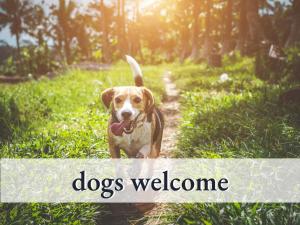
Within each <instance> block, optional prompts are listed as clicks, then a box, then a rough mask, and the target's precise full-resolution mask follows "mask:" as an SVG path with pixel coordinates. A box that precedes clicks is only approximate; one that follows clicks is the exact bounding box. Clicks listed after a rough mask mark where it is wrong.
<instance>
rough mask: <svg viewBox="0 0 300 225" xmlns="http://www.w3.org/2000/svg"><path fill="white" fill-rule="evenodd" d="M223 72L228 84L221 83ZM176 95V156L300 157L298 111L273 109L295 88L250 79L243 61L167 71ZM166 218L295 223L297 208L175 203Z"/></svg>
mask: <svg viewBox="0 0 300 225" xmlns="http://www.w3.org/2000/svg"><path fill="white" fill-rule="evenodd" d="M222 73H227V74H228V75H229V78H230V80H228V81H225V82H221V81H220V80H219V77H220V75H221V74H222ZM172 78H173V80H174V82H175V83H176V85H177V87H178V88H179V89H180V90H181V96H182V98H181V106H182V110H181V112H182V115H183V120H182V124H181V128H180V135H179V140H178V145H177V146H178V147H177V150H176V152H175V156H176V157H201V158H224V157H225V158H232V157H233V158H243V157H247V158H261V157H263V158H274V157H275V158H277V157H282V158H287V157H292V158H295V157H300V144H299V143H300V120H299V114H300V107H299V106H297V105H290V106H285V107H281V106H280V105H279V104H278V96H279V94H280V93H281V92H282V91H283V90H285V89H288V88H290V87H292V86H295V85H297V84H295V83H294V84H280V85H278V84H268V83H265V82H262V81H260V80H258V79H257V78H255V76H254V72H253V61H252V59H249V58H244V59H241V58H239V57H237V58H235V59H230V58H227V59H225V60H224V66H223V67H222V68H218V69H212V68H209V67H207V66H206V65H204V64H203V65H192V64H187V65H184V66H178V67H175V68H174V69H173V76H172ZM173 208H174V211H173V214H169V215H166V219H167V220H170V221H177V223H179V224H206V225H209V224H249V225H250V224H299V223H300V205H299V204H259V203H257V204H240V203H234V204H180V205H173Z"/></svg>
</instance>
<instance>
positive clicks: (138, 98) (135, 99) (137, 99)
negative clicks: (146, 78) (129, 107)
mask: <svg viewBox="0 0 300 225" xmlns="http://www.w3.org/2000/svg"><path fill="white" fill-rule="evenodd" d="M133 101H134V102H135V103H140V102H141V101H142V99H141V98H140V97H135V98H134V100H133Z"/></svg>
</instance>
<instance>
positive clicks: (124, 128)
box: [110, 120, 133, 136]
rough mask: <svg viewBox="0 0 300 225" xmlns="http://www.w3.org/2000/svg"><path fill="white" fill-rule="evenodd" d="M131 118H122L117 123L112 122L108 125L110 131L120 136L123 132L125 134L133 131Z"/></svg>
mask: <svg viewBox="0 0 300 225" xmlns="http://www.w3.org/2000/svg"><path fill="white" fill-rule="evenodd" d="M132 125H133V124H132V121H131V120H123V121H121V122H119V123H113V124H112V125H110V130H111V132H112V133H113V134H114V135H116V136H122V134H123V132H124V133H126V134H130V133H132V132H133V126H132Z"/></svg>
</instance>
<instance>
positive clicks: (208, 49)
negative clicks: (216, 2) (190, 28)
mask: <svg viewBox="0 0 300 225" xmlns="http://www.w3.org/2000/svg"><path fill="white" fill-rule="evenodd" d="M205 7H206V10H205V13H206V17H205V33H204V46H203V50H202V57H203V58H207V57H208V56H209V55H210V54H211V53H212V45H213V43H212V41H211V11H212V0H206V4H205Z"/></svg>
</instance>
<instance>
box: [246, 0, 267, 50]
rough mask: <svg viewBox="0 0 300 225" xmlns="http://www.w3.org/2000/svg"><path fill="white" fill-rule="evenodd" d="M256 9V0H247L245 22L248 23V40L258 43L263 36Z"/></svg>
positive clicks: (257, 6)
mask: <svg viewBox="0 0 300 225" xmlns="http://www.w3.org/2000/svg"><path fill="white" fill-rule="evenodd" d="M258 10H259V5H258V1H257V0H247V22H248V24H249V35H250V40H251V41H252V42H253V43H255V44H256V45H258V44H259V42H260V41H261V40H262V38H263V32H262V28H261V25H260V18H259V14H258Z"/></svg>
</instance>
